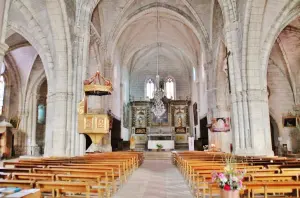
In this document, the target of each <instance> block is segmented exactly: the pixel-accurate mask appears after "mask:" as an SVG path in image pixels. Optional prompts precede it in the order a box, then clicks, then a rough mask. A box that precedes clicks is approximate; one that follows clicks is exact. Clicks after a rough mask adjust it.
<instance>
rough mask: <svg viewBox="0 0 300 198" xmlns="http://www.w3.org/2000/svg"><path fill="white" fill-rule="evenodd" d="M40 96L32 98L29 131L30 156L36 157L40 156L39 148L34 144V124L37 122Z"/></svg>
mask: <svg viewBox="0 0 300 198" xmlns="http://www.w3.org/2000/svg"><path fill="white" fill-rule="evenodd" d="M39 97H40V95H39V94H37V95H36V97H33V98H32V100H33V102H32V104H33V105H32V120H31V122H32V124H31V125H32V131H31V148H32V155H33V156H38V155H39V154H40V152H39V147H38V145H37V144H36V122H37V101H38V99H39Z"/></svg>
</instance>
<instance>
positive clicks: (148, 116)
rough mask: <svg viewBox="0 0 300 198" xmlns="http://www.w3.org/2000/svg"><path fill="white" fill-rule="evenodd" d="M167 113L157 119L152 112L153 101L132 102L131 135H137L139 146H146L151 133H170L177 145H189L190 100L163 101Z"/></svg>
mask: <svg viewBox="0 0 300 198" xmlns="http://www.w3.org/2000/svg"><path fill="white" fill-rule="evenodd" d="M163 102H164V104H165V107H166V113H165V114H164V115H163V116H162V117H161V118H160V119H157V118H155V116H154V114H153V113H152V112H151V107H152V104H153V103H152V102H151V101H132V102H131V103H130V107H131V116H130V117H131V123H130V125H131V134H134V135H135V139H136V143H137V144H141V145H143V144H145V143H146V142H147V140H148V138H147V136H149V134H151V133H153V132H154V133H157V132H160V133H169V134H173V135H174V140H175V143H187V142H188V136H189V135H190V133H191V131H190V117H189V108H190V104H191V101H190V100H168V99H166V98H165V99H164V100H163Z"/></svg>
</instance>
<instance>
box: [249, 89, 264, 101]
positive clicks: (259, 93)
mask: <svg viewBox="0 0 300 198" xmlns="http://www.w3.org/2000/svg"><path fill="white" fill-rule="evenodd" d="M246 94H247V98H248V101H263V102H267V101H268V91H267V90H264V89H248V90H247V93H246Z"/></svg>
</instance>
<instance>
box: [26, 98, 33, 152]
mask: <svg viewBox="0 0 300 198" xmlns="http://www.w3.org/2000/svg"><path fill="white" fill-rule="evenodd" d="M32 105H33V97H32V96H31V97H30V98H29V101H28V116H27V122H26V123H27V124H26V133H27V155H32V144H31V143H32V113H33V112H32Z"/></svg>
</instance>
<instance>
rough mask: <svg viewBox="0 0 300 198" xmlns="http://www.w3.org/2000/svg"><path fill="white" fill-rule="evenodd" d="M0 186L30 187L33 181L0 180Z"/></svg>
mask: <svg viewBox="0 0 300 198" xmlns="http://www.w3.org/2000/svg"><path fill="white" fill-rule="evenodd" d="M0 187H18V188H24V189H30V188H33V187H34V181H29V180H0Z"/></svg>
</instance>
